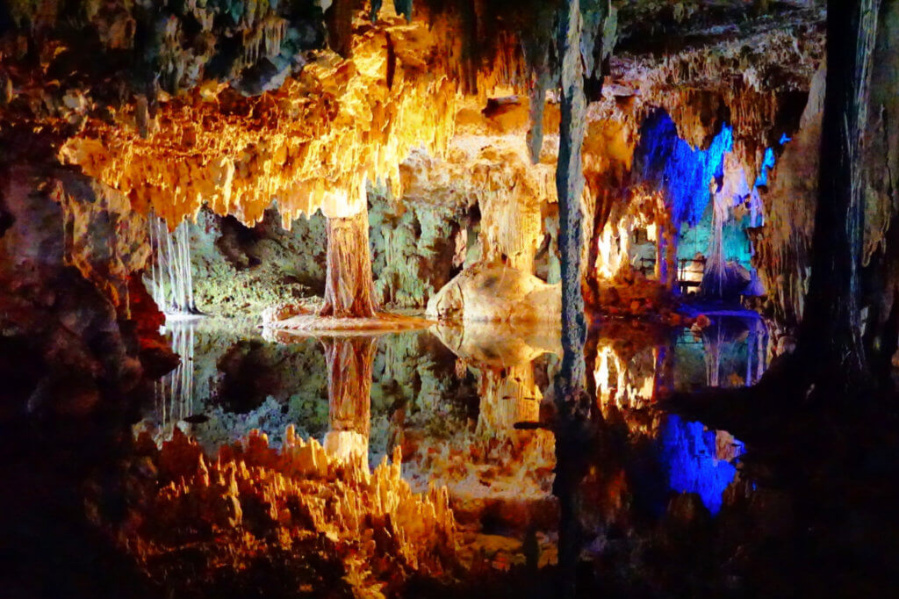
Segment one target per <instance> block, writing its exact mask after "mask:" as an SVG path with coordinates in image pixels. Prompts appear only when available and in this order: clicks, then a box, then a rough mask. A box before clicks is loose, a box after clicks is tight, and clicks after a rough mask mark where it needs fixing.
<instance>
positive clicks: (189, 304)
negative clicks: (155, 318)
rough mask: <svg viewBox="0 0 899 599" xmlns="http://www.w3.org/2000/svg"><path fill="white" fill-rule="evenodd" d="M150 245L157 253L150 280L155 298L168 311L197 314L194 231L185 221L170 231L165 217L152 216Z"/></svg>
mask: <svg viewBox="0 0 899 599" xmlns="http://www.w3.org/2000/svg"><path fill="white" fill-rule="evenodd" d="M148 223H149V225H148V226H149V231H150V233H149V238H150V245H151V247H152V249H153V254H154V256H155V257H156V259H155V261H154V263H153V266H152V268H151V271H150V276H149V278H148V279H147V283H148V285H149V287H150V294H151V295H152V296H153V301H155V302H156V305H157V306H159V308H160V309H161V310H162V311H163V312H166V313H167V314H197V313H198V311H197V307H196V304H195V303H194V295H193V271H192V268H191V263H190V232H189V230H188V226H189V225H188V223H187V222H182V223H181V224H180V225H178V227H177V228H176V229H175V231H174V232H170V231H169V228H168V225H166V223H165V221H164V220H162V219H160V218H157V217H156V216H153V215H151V216H150V218H149V219H148Z"/></svg>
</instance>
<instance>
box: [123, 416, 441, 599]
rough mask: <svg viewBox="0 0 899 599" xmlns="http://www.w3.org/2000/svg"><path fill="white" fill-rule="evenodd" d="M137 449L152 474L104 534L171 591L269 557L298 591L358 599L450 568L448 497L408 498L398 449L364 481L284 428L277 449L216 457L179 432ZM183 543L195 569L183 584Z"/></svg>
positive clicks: (193, 588) (364, 474)
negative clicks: (320, 589) (317, 588)
mask: <svg viewBox="0 0 899 599" xmlns="http://www.w3.org/2000/svg"><path fill="white" fill-rule="evenodd" d="M138 445H139V448H140V449H139V451H140V452H141V454H142V458H141V460H143V462H142V468H144V469H149V470H150V471H151V472H153V473H154V474H155V476H153V477H152V478H150V479H146V480H144V481H142V483H141V485H140V486H138V487H137V488H135V489H134V490H133V492H134V493H135V495H136V496H134V497H131V498H130V501H132V502H133V505H134V506H135V507H134V508H132V510H133V511H132V512H131V513H130V515H129V517H128V519H127V521H126V522H124V523H122V524H121V528H119V530H118V531H111V532H113V533H114V534H116V535H117V538H118V542H119V543H121V545H122V548H123V549H125V550H126V551H128V552H129V553H132V554H133V555H134V556H135V558H136V559H137V560H138V561H139V563H140V564H141V566H142V567H143V568H144V569H145V570H146V571H147V574H148V575H149V576H150V577H152V578H155V579H167V578H172V579H174V580H178V581H179V582H178V583H176V584H178V585H179V586H181V585H183V586H182V587H181V588H180V592H184V593H190V594H194V593H196V592H197V591H198V590H200V589H201V588H202V586H205V585H209V586H210V587H212V588H216V587H221V586H222V585H225V584H228V580H229V579H230V580H232V581H234V583H239V582H238V581H239V580H240V574H239V573H240V572H241V571H242V570H247V569H252V568H254V567H258V560H259V559H260V558H265V557H266V556H268V557H273V556H275V555H284V556H285V558H286V560H287V561H286V564H285V565H284V567H285V568H286V569H287V571H292V572H291V575H292V576H294V577H295V579H296V580H297V583H298V584H299V586H300V589H302V588H304V587H305V588H307V589H309V590H311V589H312V588H314V585H315V584H316V581H318V580H321V579H322V578H329V577H330V578H332V579H334V580H335V582H336V581H337V580H341V578H342V581H341V584H345V585H346V586H347V588H349V589H351V590H352V592H353V593H354V594H356V596H366V597H380V596H387V595H391V594H393V593H396V592H397V591H399V590H401V589H402V587H403V584H404V583H405V582H406V581H408V579H409V578H410V577H411V576H413V575H415V574H426V575H428V576H431V577H436V578H440V577H444V576H449V575H450V574H451V573H452V571H453V568H454V563H455V562H454V560H455V547H456V537H455V534H456V532H455V531H456V525H455V520H454V517H453V513H452V511H451V510H450V508H449V503H448V497H447V494H446V491H445V490H441V489H439V488H434V489H432V490H431V491H429V492H427V493H424V494H420V495H419V494H414V493H412V491H411V489H410V487H409V484H408V483H407V482H405V481H404V480H403V479H402V477H401V476H400V462H401V455H400V453H399V451H397V452H395V453H394V455H393V464H392V465H391V464H388V463H387V462H386V459H385V462H384V463H383V464H381V465H379V466H378V467H377V468H375V469H374V471H373V472H370V471H369V470H368V468H366V467H364V466H363V463H362V461H360V457H359V456H358V455H353V454H351V455H348V456H346V458H345V459H341V458H340V457H338V456H336V455H332V454H329V452H328V451H326V450H325V448H323V447H322V446H321V445H319V444H318V442H317V441H315V440H311V441H310V442H308V443H306V442H304V441H303V440H302V439H299V438H297V437H296V436H295V434H294V432H293V429H292V428H289V429H288V430H287V431H286V433H285V438H284V443H283V445H282V447H281V450H280V451H277V450H274V449H271V448H269V447H268V440H267V438H266V437H265V435H260V434H258V433H255V434H251V435H250V436H249V438H248V439H247V440H246V441H245V442H244V443H242V444H239V445H235V446H226V447H223V448H222V449H221V451H220V452H219V456H218V457H217V458H215V459H210V458H209V457H205V456H204V454H203V452H202V450H201V448H200V447H199V446H198V445H197V444H196V442H194V441H191V440H189V439H188V438H187V437H185V436H184V434H183V433H181V432H180V431H177V430H176V432H175V435H174V437H173V439H172V440H171V441H168V442H166V443H164V444H163V445H162V447H161V449H159V450H157V449H156V446H155V444H154V443H153V442H152V441H150V439H149V437H142V438H141V439H139V440H138ZM188 546H189V547H192V548H193V549H192V551H193V552H194V553H196V554H197V555H198V556H199V557H200V561H199V562H197V563H195V564H194V565H193V566H192V567H193V568H195V569H194V571H193V572H192V574H191V576H189V577H184V574H185V572H184V570H183V569H184V567H185V566H184V565H183V564H180V563H179V562H180V561H182V560H183V559H184V554H183V552H184V551H185V550H186V548H187V547H188ZM313 554H319V555H320V556H321V558H320V560H321V561H318V562H316V561H314V560H312V555H313ZM290 556H292V557H290ZM335 590H336V588H335Z"/></svg>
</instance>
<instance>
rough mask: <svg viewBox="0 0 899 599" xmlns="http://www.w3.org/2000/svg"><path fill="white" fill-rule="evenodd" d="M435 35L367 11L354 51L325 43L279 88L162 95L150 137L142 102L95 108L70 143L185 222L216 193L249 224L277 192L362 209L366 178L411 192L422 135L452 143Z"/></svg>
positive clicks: (92, 168) (144, 206)
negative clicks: (370, 21) (115, 109)
mask: <svg viewBox="0 0 899 599" xmlns="http://www.w3.org/2000/svg"><path fill="white" fill-rule="evenodd" d="M433 47H434V39H433V35H432V34H431V33H429V32H428V31H427V29H426V28H425V27H424V26H423V25H419V24H414V23H413V24H407V23H406V22H405V20H401V19H398V18H397V19H395V20H393V21H390V22H386V21H380V22H379V23H378V25H377V26H371V25H366V24H364V23H362V22H357V23H356V35H354V37H353V51H352V57H351V58H348V59H340V58H339V57H337V56H336V55H334V54H332V53H328V52H323V53H320V54H319V55H318V57H317V59H316V60H315V62H313V63H311V64H309V65H307V66H306V67H305V69H304V70H303V72H302V74H301V75H300V76H299V77H298V78H296V79H288V80H287V81H286V82H285V83H284V85H283V86H282V87H281V88H280V89H279V90H278V91H275V92H270V93H266V94H263V95H262V96H259V97H257V98H243V97H241V96H239V95H237V94H236V93H235V92H233V91H231V90H225V91H222V92H220V93H217V94H215V93H212V94H204V93H202V90H200V91H195V92H192V93H189V94H186V95H184V96H179V97H177V98H172V99H170V100H169V101H167V102H163V103H161V104H160V106H159V108H158V111H157V114H156V116H155V117H154V118H153V119H152V122H151V126H150V127H149V134H148V136H147V137H146V138H142V137H141V136H140V135H139V131H138V127H137V125H138V121H140V119H141V118H149V117H148V116H147V115H141V114H140V110H139V107H132V108H130V109H129V110H128V111H127V112H126V113H125V114H124V115H123V116H122V118H120V120H119V122H117V123H116V124H113V125H110V124H107V123H104V122H101V121H99V120H91V121H90V122H89V123H88V125H87V127H86V129H85V130H84V132H82V133H81V134H80V135H78V136H77V137H75V138H72V139H70V140H69V141H68V142H67V143H66V144H65V145H64V146H63V148H62V150H61V152H60V154H61V157H62V159H63V160H65V161H67V162H70V163H74V164H78V165H80V166H81V167H82V168H83V169H84V171H85V172H86V173H88V174H89V175H91V176H93V177H96V178H98V179H100V180H101V181H103V182H105V183H107V184H109V185H111V186H112V187H114V188H116V189H118V190H120V191H122V192H124V193H126V194H128V195H129V197H130V198H131V199H132V202H133V204H134V205H135V207H136V208H137V209H138V210H140V211H143V212H148V211H150V210H153V211H154V212H155V213H156V214H158V215H160V216H162V217H164V218H165V219H166V220H167V221H168V222H169V224H170V226H174V225H175V224H177V223H178V222H179V221H180V220H181V219H183V218H185V217H189V218H193V217H194V216H195V215H196V213H197V211H198V210H199V209H200V207H201V206H202V205H203V204H204V203H208V205H209V207H210V208H211V209H212V210H213V211H214V212H216V213H219V214H232V215H235V216H236V217H238V218H239V219H240V220H241V221H243V222H244V223H247V224H252V223H255V222H258V221H259V220H260V219H261V218H262V215H263V211H264V210H265V208H267V207H268V206H269V205H270V204H271V202H272V201H273V200H277V202H278V207H279V210H280V213H281V216H282V218H283V221H284V224H285V225H286V226H289V223H290V222H291V221H292V220H294V219H296V218H297V217H299V216H301V215H303V214H306V215H309V214H312V213H313V212H315V211H316V210H319V209H321V210H322V211H323V213H324V214H325V216H328V217H329V218H346V217H349V216H353V215H355V214H357V213H358V212H359V211H361V210H362V208H363V207H364V203H365V197H366V196H365V185H366V181H374V180H376V179H378V178H381V179H387V180H388V181H389V182H390V184H391V185H392V186H393V187H394V195H395V196H396V197H399V196H400V195H402V193H401V188H400V185H401V183H400V177H399V165H400V163H401V162H402V161H403V160H404V159H405V158H406V156H407V155H408V154H409V151H410V150H411V149H412V148H413V147H419V146H421V147H423V148H425V149H426V150H427V151H428V152H429V153H431V154H433V155H440V154H441V153H442V151H443V149H444V148H445V147H446V144H447V143H448V141H449V139H450V137H451V136H452V132H453V116H454V114H455V110H454V105H455V100H456V95H455V86H454V84H453V83H452V82H451V81H450V80H449V79H448V78H447V77H446V76H445V75H444V74H442V73H440V72H435V71H433V70H432V68H431V64H430V56H431V53H432V52H433Z"/></svg>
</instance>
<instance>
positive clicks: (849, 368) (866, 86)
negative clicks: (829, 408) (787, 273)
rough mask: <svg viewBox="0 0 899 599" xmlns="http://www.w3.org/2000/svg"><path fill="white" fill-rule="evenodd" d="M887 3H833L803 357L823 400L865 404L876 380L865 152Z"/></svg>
mask: <svg viewBox="0 0 899 599" xmlns="http://www.w3.org/2000/svg"><path fill="white" fill-rule="evenodd" d="M880 7H881V1H880V0H859V1H857V2H845V1H843V0H831V1H830V2H828V3H827V81H826V91H825V95H824V117H823V123H822V127H821V133H822V138H821V162H820V166H819V175H818V205H817V209H816V211H815V230H814V234H813V237H812V260H811V261H812V273H811V278H810V279H809V288H808V293H807V294H806V305H805V313H804V316H803V320H802V325H801V329H800V355H801V357H802V358H804V364H805V366H806V368H807V371H808V372H810V373H811V374H812V375H813V377H814V379H813V380H812V381H811V382H813V383H814V387H815V389H817V390H819V391H820V392H821V394H827V395H831V396H834V397H837V396H840V397H842V398H847V397H858V396H859V394H860V390H862V389H867V388H870V384H871V380H870V379H871V377H870V372H869V369H868V366H869V364H868V361H867V358H866V355H865V351H864V346H863V342H862V337H861V317H860V312H861V299H862V298H861V296H862V293H863V288H862V266H863V242H864V229H865V186H864V176H863V172H864V165H863V161H862V158H863V149H864V145H863V144H864V143H865V141H863V140H864V139H865V135H864V131H865V128H866V125H867V121H868V112H869V105H868V104H869V100H870V84H871V71H872V67H873V56H874V48H875V42H876V39H877V26H878V16H879V14H880Z"/></svg>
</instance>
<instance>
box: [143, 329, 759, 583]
mask: <svg viewBox="0 0 899 599" xmlns="http://www.w3.org/2000/svg"><path fill="white" fill-rule="evenodd" d="M170 335H171V337H170V338H171V340H172V343H173V348H174V349H175V351H177V352H178V353H179V354H180V355H181V356H182V358H183V359H182V364H181V366H180V367H179V368H178V369H177V370H176V371H175V372H173V373H171V374H169V375H168V376H167V377H166V379H165V380H164V381H162V382H161V383H160V384H159V386H158V388H157V402H156V406H155V409H154V411H153V413H152V414H148V415H147V417H146V418H145V419H144V421H143V423H142V424H141V426H142V427H143V428H149V429H151V430H154V431H155V432H156V434H157V440H161V439H163V438H170V437H171V434H172V430H173V428H174V427H175V426H177V427H179V428H181V429H182V430H185V431H186V432H189V433H190V434H191V435H194V436H196V437H197V438H198V440H199V441H200V443H201V444H202V445H203V447H204V448H205V449H206V450H207V451H208V452H214V451H215V450H216V448H217V447H218V446H220V445H222V444H227V443H231V442H233V441H234V440H236V439H237V438H240V437H242V436H245V435H246V434H247V433H248V432H249V430H251V429H253V428H258V429H261V430H263V431H264V432H266V433H267V434H268V435H269V437H270V439H271V441H272V443H273V444H274V445H277V444H278V443H279V442H280V439H279V435H280V434H281V433H282V432H283V430H284V428H285V427H286V426H287V425H288V424H293V425H295V426H296V429H297V432H298V434H299V435H300V436H301V437H303V438H306V439H308V438H312V437H314V438H316V439H318V440H319V442H321V443H322V445H323V446H324V447H325V448H326V450H327V451H328V452H329V453H330V454H331V455H332V456H335V457H338V458H344V459H346V458H349V457H350V456H353V455H358V456H359V457H361V458H362V461H363V463H365V464H367V465H370V466H373V465H374V464H375V463H377V462H379V461H380V459H381V458H382V457H383V456H384V455H387V454H389V453H390V452H391V451H392V450H393V448H394V447H401V448H402V453H403V456H404V464H403V476H404V477H405V478H406V480H408V481H409V482H410V484H411V485H412V486H413V488H414V489H416V490H418V491H424V490H426V489H427V488H428V487H429V486H431V485H435V484H436V485H445V486H446V487H447V489H448V490H449V494H450V499H451V505H452V507H453V509H454V511H455V513H456V518H457V521H458V522H459V523H460V526H461V527H462V528H461V529H462V530H463V531H464V532H465V534H466V535H467V536H465V539H466V541H465V546H466V547H467V549H463V550H462V556H463V559H464V560H468V563H469V564H470V563H474V562H476V561H477V560H484V561H485V562H486V563H487V564H489V567H490V568H492V569H494V570H505V569H509V568H512V567H516V566H518V565H524V564H531V565H532V566H540V567H542V566H546V565H549V564H553V563H555V562H556V560H557V555H558V550H557V543H558V531H559V526H560V523H559V518H560V515H559V514H560V512H559V502H558V498H557V496H555V495H554V492H553V485H554V482H555V481H556V479H557V478H558V477H559V472H575V471H577V472H578V473H579V474H578V476H577V477H575V478H574V479H571V481H569V482H572V481H573V484H576V485H577V486H578V487H579V489H580V490H579V491H578V497H579V499H578V501H577V502H576V504H574V505H573V510H574V511H573V513H574V514H576V518H577V519H578V521H579V522H580V530H581V531H583V533H579V535H581V536H582V537H583V538H582V541H583V543H581V545H582V550H583V553H582V554H583V555H591V554H592V555H600V554H602V553H603V552H604V551H606V550H607V547H608V540H607V537H608V535H609V534H611V531H613V530H620V529H622V528H623V529H630V528H633V527H634V526H636V524H635V523H637V522H645V521H647V519H649V521H658V520H659V519H663V518H664V517H665V516H666V513H667V512H668V511H669V510H670V509H671V505H672V503H673V502H675V501H676V500H677V498H678V496H681V495H682V494H684V493H687V494H692V496H693V497H695V498H696V499H697V501H698V502H699V503H701V505H702V506H704V508H705V509H706V510H707V511H708V512H709V513H710V514H712V515H714V514H717V513H718V512H719V511H720V510H721V508H722V505H723V503H724V499H723V498H724V496H725V491H726V489H727V488H728V487H729V486H731V485H733V484H735V483H738V482H739V472H738V468H737V465H736V462H737V460H738V458H739V457H740V455H741V454H742V452H743V446H742V444H741V443H740V442H739V441H738V440H735V439H734V438H733V437H732V436H731V435H729V434H728V433H727V432H724V431H715V430H709V429H707V428H706V427H705V426H703V425H702V424H701V423H697V422H688V421H686V420H684V419H682V418H680V417H678V416H674V415H668V414H664V413H662V412H660V411H658V410H656V409H654V405H655V402H656V401H657V400H658V399H659V397H660V396H661V395H662V394H664V393H666V392H668V391H670V390H680V391H689V390H692V389H695V388H698V387H703V386H709V385H712V386H729V387H733V386H739V385H743V384H745V383H746V382H753V381H755V380H757V378H758V377H759V376H760V375H761V373H762V372H763V371H764V368H765V366H766V359H765V356H766V348H767V336H766V332H765V330H764V326H762V324H761V321H759V320H758V319H752V318H745V317H738V316H734V315H713V316H712V317H711V319H710V322H709V324H708V326H706V327H705V328H703V329H702V330H698V329H697V330H695V331H689V330H677V331H668V330H653V329H646V328H641V327H639V326H636V327H634V326H630V325H621V324H614V323H612V324H608V325H605V326H603V327H602V328H600V329H599V330H597V331H594V332H593V339H592V342H591V344H590V345H589V346H590V347H592V348H594V349H593V350H592V351H594V352H595V353H594V358H593V360H592V364H593V376H592V382H593V383H594V384H595V407H594V410H595V412H596V414H597V417H596V419H595V421H593V422H592V423H591V424H589V425H588V426H587V428H584V429H583V430H580V432H579V431H560V429H558V427H555V426H554V424H553V422H554V418H556V417H555V416H554V415H553V404H552V402H551V401H550V400H548V399H547V395H548V393H549V392H550V389H551V387H550V381H552V380H553V378H554V375H555V373H556V371H557V368H558V362H559V359H558V355H559V354H560V349H559V336H558V330H554V329H532V330H527V331H522V330H520V329H511V328H509V327H503V326H493V327H486V326H481V327H466V328H447V327H435V328H434V329H433V330H431V331H419V332H405V333H400V334H388V335H383V336H381V337H378V338H374V337H364V336H354V337H344V338H323V339H317V338H312V337H309V338H302V337H292V338H290V339H289V342H288V343H285V342H284V341H283V340H282V341H272V340H266V339H263V338H262V337H261V336H260V335H259V333H258V331H257V330H256V329H254V328H252V327H242V328H241V327H216V326H213V325H212V324H210V323H208V322H204V323H200V324H198V323H175V324H174V325H173V326H172V327H171V329H170ZM591 401H592V400H591ZM588 429H589V430H588ZM573 436H579V440H578V439H574V440H573ZM581 441H583V443H581ZM572 442H573V443H574V445H571V447H574V448H575V449H574V450H572V451H570V452H568V453H566V451H559V452H557V445H558V444H559V443H563V444H564V445H563V447H562V449H564V448H565V447H568V446H569V445H570V444H571V443H572ZM562 462H564V463H562ZM569 462H570V463H569ZM573 464H574V465H573ZM557 486H558V485H557Z"/></svg>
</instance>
